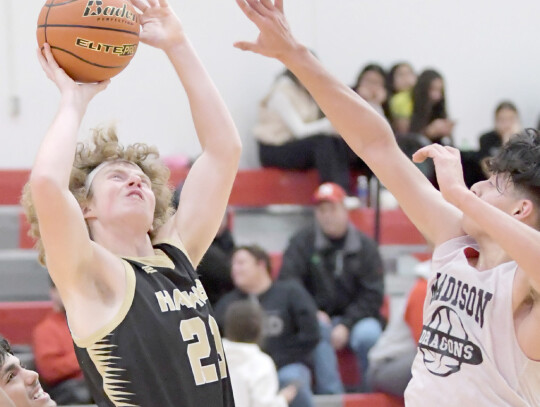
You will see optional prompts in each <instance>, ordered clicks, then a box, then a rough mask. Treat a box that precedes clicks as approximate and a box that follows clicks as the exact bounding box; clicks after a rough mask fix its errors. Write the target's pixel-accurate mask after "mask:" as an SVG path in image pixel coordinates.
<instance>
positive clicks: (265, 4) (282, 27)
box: [234, 0, 300, 61]
mask: <svg viewBox="0 0 540 407" xmlns="http://www.w3.org/2000/svg"><path fill="white" fill-rule="evenodd" d="M236 3H237V4H238V5H239V6H240V8H241V9H242V11H243V12H244V14H245V15H246V16H247V18H249V19H250V20H251V21H252V22H253V23H254V24H255V25H256V26H257V28H258V29H259V31H260V32H259V36H258V37H257V40H256V41H255V42H248V41H239V42H236V43H234V46H235V47H236V48H239V49H241V50H244V51H251V52H255V53H257V54H261V55H264V56H267V57H271V58H277V59H279V60H281V61H283V59H285V58H286V56H287V55H288V54H289V53H290V52H291V51H294V50H295V49H297V47H299V46H300V44H299V43H298V42H297V41H296V39H295V38H294V37H293V35H292V34H291V29H290V28H289V23H288V22H287V19H286V18H285V14H284V12H283V0H274V2H272V0H236Z"/></svg>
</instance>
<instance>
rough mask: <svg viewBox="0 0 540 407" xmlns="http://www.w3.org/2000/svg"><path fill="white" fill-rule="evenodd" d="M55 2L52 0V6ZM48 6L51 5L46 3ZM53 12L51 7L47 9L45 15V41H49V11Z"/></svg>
mask: <svg viewBox="0 0 540 407" xmlns="http://www.w3.org/2000/svg"><path fill="white" fill-rule="evenodd" d="M53 4H54V0H52V1H51V4H50V5H51V6H52V5H53ZM45 5H46V6H49V4H45ZM50 12H51V7H49V8H48V9H47V14H46V15H45V25H44V27H43V29H44V34H45V42H47V20H48V19H49V13H50Z"/></svg>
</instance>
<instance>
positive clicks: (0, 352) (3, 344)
mask: <svg viewBox="0 0 540 407" xmlns="http://www.w3.org/2000/svg"><path fill="white" fill-rule="evenodd" d="M8 355H13V352H12V350H11V346H9V342H8V341H7V340H6V338H4V337H3V336H1V335H0V367H2V366H4V362H5V360H6V357H7V356H8Z"/></svg>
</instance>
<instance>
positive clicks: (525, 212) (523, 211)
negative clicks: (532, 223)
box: [512, 199, 536, 221]
mask: <svg viewBox="0 0 540 407" xmlns="http://www.w3.org/2000/svg"><path fill="white" fill-rule="evenodd" d="M535 213H536V209H535V206H534V204H533V202H532V201H531V200H530V199H520V200H518V201H517V202H516V204H515V205H514V209H513V211H512V216H514V217H515V218H516V219H518V220H520V221H524V220H525V219H527V218H530V217H531V216H533V215H534V214H535Z"/></svg>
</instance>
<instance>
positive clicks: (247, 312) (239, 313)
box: [225, 300, 263, 343]
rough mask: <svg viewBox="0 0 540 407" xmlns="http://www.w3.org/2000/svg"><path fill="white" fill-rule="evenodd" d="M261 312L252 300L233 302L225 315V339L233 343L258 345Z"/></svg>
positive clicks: (260, 332)
mask: <svg viewBox="0 0 540 407" xmlns="http://www.w3.org/2000/svg"><path fill="white" fill-rule="evenodd" d="M262 321H263V311H262V309H261V306H260V305H259V304H258V303H256V302H255V301H252V300H242V301H236V302H233V303H232V304H231V305H229V307H228V308H227V312H226V313H225V337H226V338H227V339H229V340H231V341H233V342H243V343H259V342H260V340H261V337H262V324H263V322H262Z"/></svg>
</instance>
